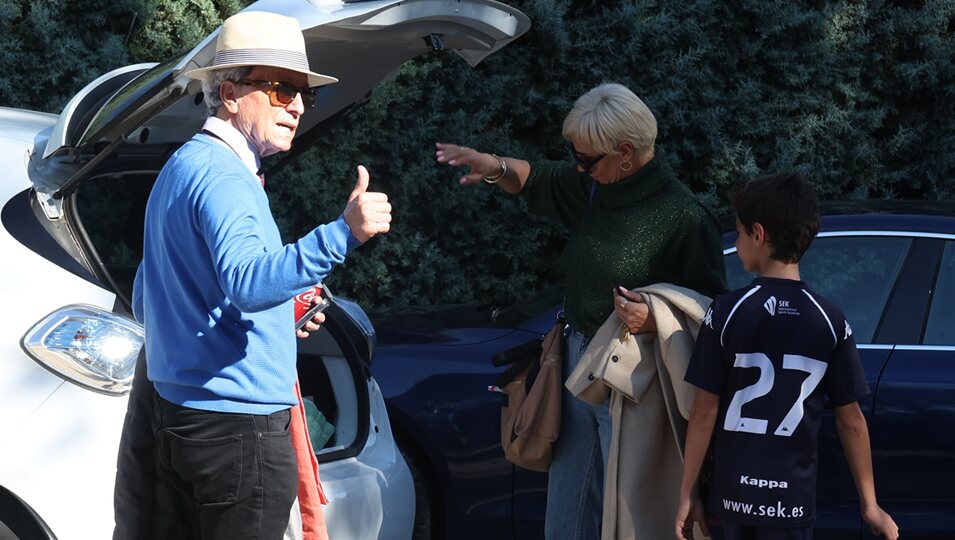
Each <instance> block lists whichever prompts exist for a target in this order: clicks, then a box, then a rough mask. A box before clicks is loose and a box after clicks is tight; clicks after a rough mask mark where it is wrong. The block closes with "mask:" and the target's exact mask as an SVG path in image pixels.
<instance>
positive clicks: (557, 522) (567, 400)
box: [544, 331, 610, 540]
mask: <svg viewBox="0 0 955 540" xmlns="http://www.w3.org/2000/svg"><path fill="white" fill-rule="evenodd" d="M588 343H590V339H589V338H586V337H584V335H583V334H581V333H580V332H574V331H571V333H570V335H569V336H568V337H567V351H566V355H565V357H566V358H565V361H564V373H563V377H564V380H566V379H567V376H568V375H570V373H571V372H572V371H574V368H576V367H577V363H578V362H580V357H581V355H583V352H584V349H586V348H587V344H588ZM609 453H610V406H609V400H608V401H605V402H604V403H601V404H600V405H590V404H589V403H586V402H584V401H581V400H579V399H577V398H575V397H574V396H573V394H571V393H570V392H569V391H568V390H567V389H566V388H564V389H563V399H562V400H561V421H560V436H559V437H558V438H557V443H556V444H555V445H554V455H553V458H552V460H551V464H550V472H549V474H548V476H547V513H546V514H545V517H544V537H545V538H547V539H548V540H565V539H567V540H590V539H594V540H597V539H599V538H600V522H601V515H602V512H603V487H604V477H605V476H606V473H607V457H608V455H609Z"/></svg>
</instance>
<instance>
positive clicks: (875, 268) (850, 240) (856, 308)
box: [726, 236, 912, 343]
mask: <svg viewBox="0 0 955 540" xmlns="http://www.w3.org/2000/svg"><path fill="white" fill-rule="evenodd" d="M911 244H912V240H911V238H907V237H890V236H828V237H820V238H816V240H814V241H813V243H812V246H810V247H809V251H807V252H806V254H805V255H804V256H803V258H802V260H801V261H800V263H799V271H800V274H801V277H802V279H803V281H805V282H806V284H807V285H809V287H811V288H812V289H813V290H814V291H816V292H817V293H819V294H821V295H823V296H825V297H826V298H828V299H829V300H831V301H832V302H835V304H836V305H837V306H839V307H840V308H842V312H843V313H845V315H846V319H847V320H848V321H849V324H851V325H852V332H853V334H854V335H855V337H856V342H857V343H871V342H872V338H873V336H874V334H875V330H876V328H877V327H878V325H879V321H880V320H881V319H882V313H883V312H884V311H885V305H886V302H887V301H888V299H889V294H890V293H891V292H892V287H893V286H894V285H895V281H896V278H898V275H899V270H900V269H901V268H902V262H903V261H904V260H905V256H906V254H907V253H908V250H909V247H910V246H911ZM754 277H756V276H755V275H754V274H750V273H748V272H746V271H745V270H743V265H742V263H741V262H740V260H739V257H737V256H736V253H732V254H729V255H727V256H726V279H727V282H728V283H729V286H730V288H731V289H738V288H740V287H743V286H745V285H746V284H748V283H749V282H750V281H752V280H753V278H754Z"/></svg>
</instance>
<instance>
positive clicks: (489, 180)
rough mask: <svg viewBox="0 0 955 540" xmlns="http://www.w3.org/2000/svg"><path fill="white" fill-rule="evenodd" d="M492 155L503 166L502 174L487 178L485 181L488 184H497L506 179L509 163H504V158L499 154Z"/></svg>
mask: <svg viewBox="0 0 955 540" xmlns="http://www.w3.org/2000/svg"><path fill="white" fill-rule="evenodd" d="M491 155H492V156H494V157H495V158H496V159H497V161H498V163H500V164H501V172H499V173H497V174H495V175H494V176H485V177H484V181H485V182H487V183H488V184H496V183H498V182H500V181H501V179H502V178H504V175H505V174H507V162H506V161H504V158H502V157H501V156H499V155H497V154H491Z"/></svg>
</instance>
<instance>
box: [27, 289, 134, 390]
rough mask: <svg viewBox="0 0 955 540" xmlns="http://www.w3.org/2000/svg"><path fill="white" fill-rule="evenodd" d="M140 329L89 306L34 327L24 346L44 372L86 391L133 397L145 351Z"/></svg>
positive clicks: (56, 315) (52, 316)
mask: <svg viewBox="0 0 955 540" xmlns="http://www.w3.org/2000/svg"><path fill="white" fill-rule="evenodd" d="M145 335H146V334H145V332H144V331H143V327H142V325H141V324H139V323H137V322H136V321H134V320H132V319H129V318H127V317H123V316H121V315H117V314H115V313H112V312H110V311H106V310H104V309H101V308H98V307H96V306H90V305H79V304H76V305H70V306H64V307H62V308H60V309H58V310H56V311H54V312H53V313H50V314H49V315H47V316H46V317H44V318H43V319H42V320H40V322H38V323H36V324H35V325H33V328H31V329H30V330H29V331H28V332H27V333H26V334H25V335H24V336H23V340H22V341H21V346H22V347H23V350H24V351H26V353H27V354H28V355H29V356H30V357H31V358H33V359H34V360H36V361H37V362H38V363H39V364H40V365H41V366H43V367H45V368H47V369H49V370H50V371H52V372H54V373H56V374H57V375H59V376H61V377H63V378H65V379H66V380H68V381H71V382H74V383H76V384H78V385H80V386H82V387H84V388H88V389H90V390H94V391H97V392H102V393H104V394H110V395H122V394H126V393H128V392H129V388H130V385H131V384H132V380H133V372H134V371H135V369H136V358H137V357H138V356H139V351H140V349H142V347H143V341H144V340H145Z"/></svg>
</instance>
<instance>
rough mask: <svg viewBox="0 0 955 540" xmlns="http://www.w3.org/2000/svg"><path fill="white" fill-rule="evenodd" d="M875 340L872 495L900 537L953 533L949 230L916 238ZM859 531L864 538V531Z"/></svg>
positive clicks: (954, 402)
mask: <svg viewBox="0 0 955 540" xmlns="http://www.w3.org/2000/svg"><path fill="white" fill-rule="evenodd" d="M910 259H911V261H910V263H909V265H907V267H906V270H905V273H906V275H905V276H903V277H904V278H905V281H904V282H903V283H902V284H900V288H899V289H898V290H897V292H896V294H895V295H894V298H893V300H892V303H891V305H890V313H891V316H890V317H887V318H886V320H885V322H884V323H883V326H884V327H885V328H884V329H883V330H882V331H881V332H880V336H879V337H880V341H883V342H885V343H892V344H893V345H894V352H893V353H892V355H891V357H890V358H889V361H888V363H887V364H886V366H885V369H884V371H883V373H882V377H881V379H880V382H879V387H878V395H877V399H876V404H875V409H874V412H873V418H872V424H871V426H870V431H871V437H872V446H873V461H874V463H873V466H874V468H875V480H876V489H877V492H878V496H879V502H880V504H881V505H882V507H883V508H884V509H885V510H886V511H887V512H889V513H890V514H891V515H892V516H893V518H894V519H895V521H896V523H898V525H899V528H900V530H901V536H902V537H903V538H910V539H942V538H946V539H948V538H953V537H955V495H953V491H952V486H953V485H955V429H953V427H955V369H953V366H955V235H925V236H923V237H922V238H919V239H917V240H916V245H915V246H913V254H912V256H911V257H910ZM863 538H872V537H871V536H870V535H869V534H868V532H867V531H866V530H864V531H863Z"/></svg>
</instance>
